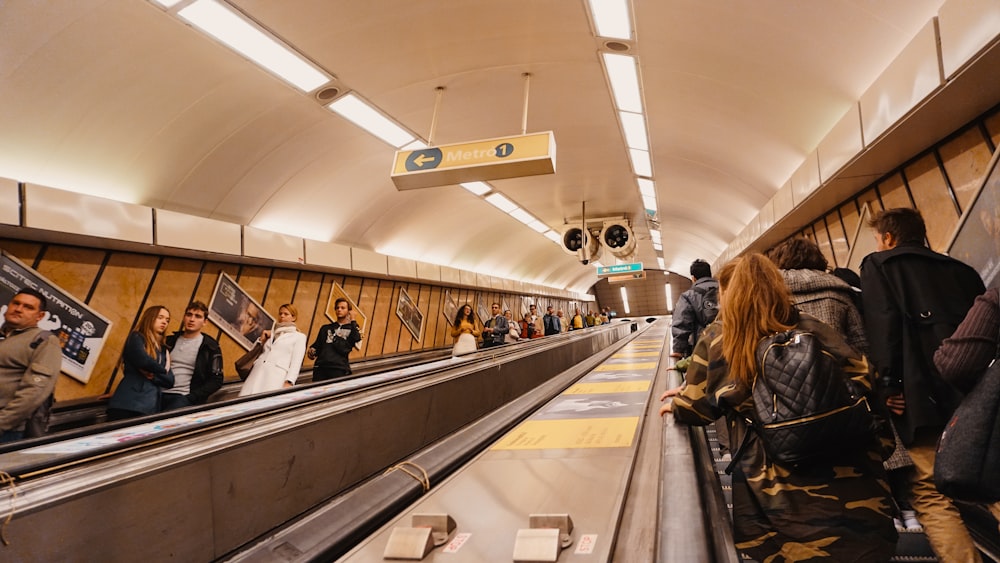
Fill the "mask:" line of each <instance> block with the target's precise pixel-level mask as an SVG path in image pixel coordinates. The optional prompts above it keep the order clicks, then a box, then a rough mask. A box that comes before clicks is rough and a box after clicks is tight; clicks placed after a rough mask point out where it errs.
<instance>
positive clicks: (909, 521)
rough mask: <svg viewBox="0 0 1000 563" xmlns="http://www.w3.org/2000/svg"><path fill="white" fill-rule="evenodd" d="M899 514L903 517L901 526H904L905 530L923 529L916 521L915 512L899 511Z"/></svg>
mask: <svg viewBox="0 0 1000 563" xmlns="http://www.w3.org/2000/svg"><path fill="white" fill-rule="evenodd" d="M899 512H900V515H901V516H902V517H903V525H904V526H906V529H907V530H922V529H923V528H924V527H923V526H921V525H920V521H919V520H917V512H916V511H915V510H900V511H899Z"/></svg>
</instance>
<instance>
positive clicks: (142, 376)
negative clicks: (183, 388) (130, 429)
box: [108, 305, 174, 420]
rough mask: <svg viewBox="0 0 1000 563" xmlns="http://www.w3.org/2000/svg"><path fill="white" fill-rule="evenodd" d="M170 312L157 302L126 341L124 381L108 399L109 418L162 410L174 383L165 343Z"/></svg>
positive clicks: (140, 318) (123, 354)
mask: <svg viewBox="0 0 1000 563" xmlns="http://www.w3.org/2000/svg"><path fill="white" fill-rule="evenodd" d="M169 324H170V311H168V310H167V308H166V307H164V306H162V305H154V306H152V307H149V308H147V309H146V310H145V311H143V313H142V316H141V317H139V324H138V326H136V329H135V332H133V333H132V334H130V335H129V336H128V339H127V340H126V341H125V349H124V351H123V352H122V364H123V368H122V373H123V374H124V376H123V377H122V381H121V383H119V384H118V388H117V389H115V393H114V395H112V396H111V400H109V401H108V420H120V419H123V418H131V417H135V416H142V415H146V414H153V413H157V412H160V397H161V394H162V392H163V390H164V389H169V388H171V387H173V386H174V374H173V372H171V371H170V353H169V352H168V351H167V349H166V347H165V346H164V343H165V336H166V331H167V325H169Z"/></svg>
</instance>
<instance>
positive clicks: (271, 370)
mask: <svg viewBox="0 0 1000 563" xmlns="http://www.w3.org/2000/svg"><path fill="white" fill-rule="evenodd" d="M298 314H299V310H298V309H297V308H296V307H295V305H292V304H291V303H285V304H284V305H282V306H281V307H279V308H278V322H277V323H276V324H275V325H274V331H273V333H272V331H270V330H265V331H264V332H263V333H262V334H261V336H260V342H261V344H263V346H264V349H263V351H262V352H261V353H260V356H259V357H258V358H257V360H256V361H254V363H253V369H251V370H250V375H249V376H247V380H246V381H245V382H243V388H242V389H240V397H245V396H247V395H253V394H256V393H264V392H267V391H277V390H278V389H282V388H287V387H291V386H293V385H295V382H296V381H297V380H298V378H299V370H300V369H301V368H302V359H303V358H304V357H305V355H306V335H305V334H303V333H301V332H299V329H298V328H296V327H295V319H296V318H297V317H298Z"/></svg>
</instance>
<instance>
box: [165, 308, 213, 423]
mask: <svg viewBox="0 0 1000 563" xmlns="http://www.w3.org/2000/svg"><path fill="white" fill-rule="evenodd" d="M207 318H208V305H205V304H204V303H202V302H201V301H192V302H191V303H190V304H189V305H188V306H187V309H185V310H184V320H182V321H181V330H179V331H177V332H175V333H173V334H171V335H170V336H168V337H167V339H166V344H167V350H169V351H170V362H171V365H170V371H172V372H174V385H173V386H172V387H171V388H169V389H165V390H164V391H163V396H162V400H161V405H160V410H163V411H169V410H173V409H180V408H184V407H190V406H192V405H202V404H205V401H207V400H208V397H209V396H211V395H212V393H215V392H216V391H218V390H219V388H221V387H222V379H223V377H222V349H221V348H220V347H219V343H218V342H216V340H215V339H214V338H212V337H211V336H209V335H207V334H205V333H203V332H202V328H204V326H205V321H206V320H207Z"/></svg>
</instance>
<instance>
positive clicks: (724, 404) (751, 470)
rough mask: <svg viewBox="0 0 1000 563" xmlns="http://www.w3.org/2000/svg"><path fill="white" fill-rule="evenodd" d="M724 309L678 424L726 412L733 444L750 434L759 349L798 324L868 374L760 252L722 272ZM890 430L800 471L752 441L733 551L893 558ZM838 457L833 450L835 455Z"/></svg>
mask: <svg viewBox="0 0 1000 563" xmlns="http://www.w3.org/2000/svg"><path fill="white" fill-rule="evenodd" d="M719 284H720V290H721V295H722V299H721V307H720V309H719V316H718V318H717V319H716V321H715V322H713V323H712V324H710V325H709V326H708V328H707V329H705V332H704V333H703V334H702V337H701V338H700V339H699V340H698V343H697V345H696V346H695V350H694V354H693V356H692V361H691V364H690V366H689V367H688V370H687V373H686V374H685V377H686V379H687V384H686V385H685V386H684V387H682V388H679V389H678V390H677V391H676V396H675V397H674V399H673V402H672V404H671V403H667V404H665V405H664V406H663V408H661V409H660V413H661V414H664V413H667V412H673V415H674V418H675V419H676V420H677V421H678V422H683V423H687V424H693V425H700V426H704V425H707V424H711V423H712V422H714V421H715V420H716V419H718V418H720V417H722V416H725V417H727V419H728V421H729V428H730V444H734V445H735V444H740V443H742V441H743V438H744V435H746V433H747V432H750V431H751V430H750V429H749V428H748V427H747V425H746V424H745V423H744V421H745V420H747V419H751V418H752V417H753V410H754V404H753V396H752V395H751V390H752V388H753V384H754V379H755V377H756V373H757V365H756V364H757V360H756V356H757V345H758V343H759V342H760V340H761V339H762V338H764V337H766V336H770V335H772V334H775V333H778V332H784V331H787V330H789V329H791V328H793V327H796V328H798V329H800V330H804V331H808V332H811V333H813V334H814V335H815V336H816V337H817V338H818V339H819V341H820V342H821V343H822V344H823V347H824V349H825V350H827V351H828V352H830V353H831V354H833V355H834V357H836V358H838V359H839V360H841V362H840V363H841V365H843V366H845V368H844V371H845V373H847V374H848V375H849V376H855V377H857V376H861V375H863V376H865V378H867V376H868V363H867V361H866V360H865V358H864V356H861V355H860V354H858V353H857V352H855V351H854V350H853V349H852V348H851V347H850V346H848V345H847V343H846V342H844V339H843V337H842V336H841V335H840V334H839V333H837V332H836V331H835V330H834V329H832V328H831V327H829V326H827V325H825V324H823V323H822V322H820V321H818V320H817V319H815V318H814V317H811V316H809V315H807V314H803V313H799V311H798V310H797V309H796V308H795V306H794V305H793V304H792V298H791V293H790V292H789V290H788V288H787V287H786V286H785V283H784V281H783V280H782V277H781V274H780V272H778V269H777V268H776V267H775V266H774V264H773V263H772V262H771V261H770V260H768V259H767V258H765V257H764V256H763V255H760V254H750V255H747V256H743V257H740V258H737V259H736V260H734V261H733V262H731V263H730V264H727V265H726V267H724V268H723V269H722V271H720V272H719ZM891 445H892V438H891V434H889V435H887V436H882V437H880V439H879V440H876V439H874V438H873V439H872V440H871V443H866V444H861V445H860V447H859V448H858V449H857V450H854V451H848V452H838V453H837V455H836V456H832V455H831V457H830V458H828V459H823V460H820V461H816V462H814V463H812V464H808V465H799V466H795V467H791V466H784V465H780V464H778V463H777V462H774V461H773V460H771V459H769V458H768V455H767V453H766V451H765V450H764V447H763V444H762V443H761V439H760V438H759V437H756V436H754V437H751V439H750V440H749V442H748V443H747V447H746V449H745V450H744V451H743V453H742V455H739V456H738V459H737V460H736V462H735V463H734V471H733V528H734V538H735V540H736V547H737V549H738V550H740V551H741V552H743V553H745V554H747V555H748V556H750V557H751V558H753V559H756V560H758V561H772V560H780V561H803V560H809V559H813V558H823V559H828V560H833V561H852V562H853V561H866V562H877V561H878V562H881V561H888V560H889V559H890V558H891V557H892V555H893V553H894V551H895V543H896V538H897V535H896V529H895V527H894V526H893V523H892V500H891V496H890V494H889V486H888V484H887V483H886V480H885V471H884V469H883V468H882V455H883V453H887V450H886V449H885V448H886V447H889V448H891ZM831 454H833V452H831Z"/></svg>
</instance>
